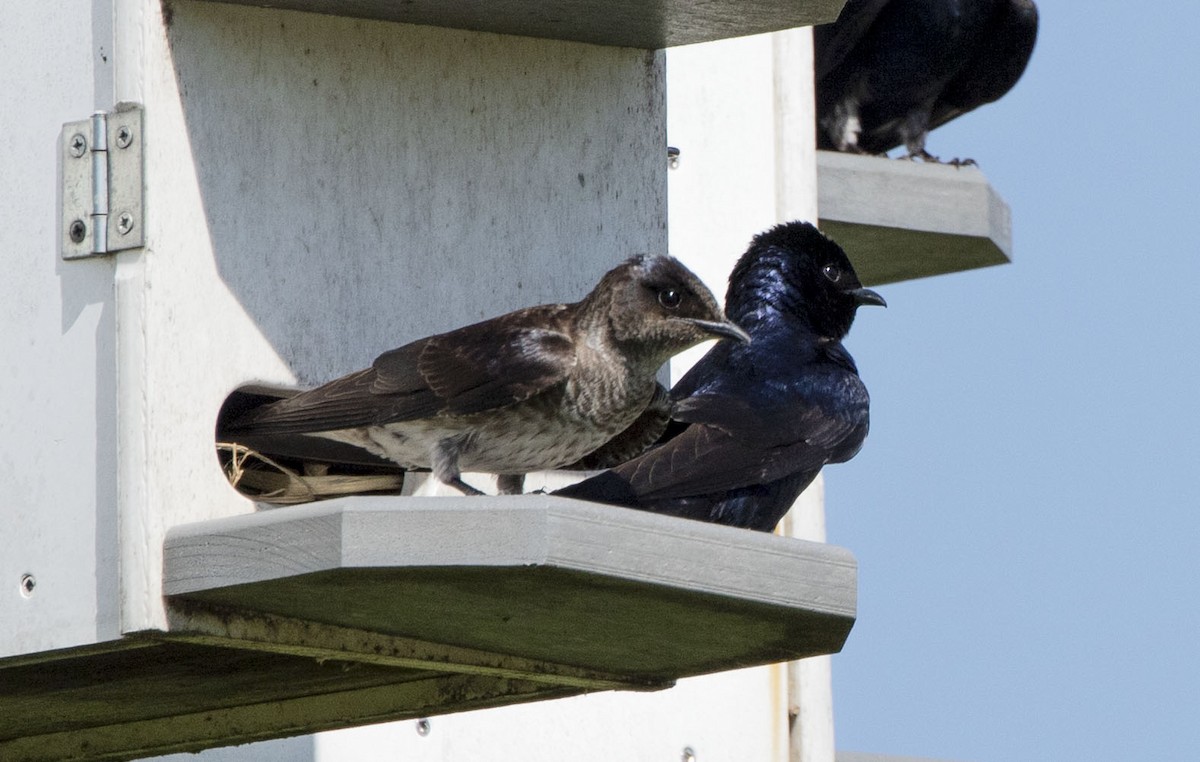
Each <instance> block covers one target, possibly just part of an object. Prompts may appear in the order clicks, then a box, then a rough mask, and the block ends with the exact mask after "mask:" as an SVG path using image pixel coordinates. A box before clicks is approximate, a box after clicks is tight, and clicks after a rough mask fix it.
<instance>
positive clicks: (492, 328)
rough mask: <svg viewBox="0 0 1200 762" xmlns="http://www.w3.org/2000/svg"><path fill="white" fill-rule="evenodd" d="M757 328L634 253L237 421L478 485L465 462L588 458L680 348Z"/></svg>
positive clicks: (639, 408) (499, 465) (239, 428)
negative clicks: (532, 302) (568, 292)
mask: <svg viewBox="0 0 1200 762" xmlns="http://www.w3.org/2000/svg"><path fill="white" fill-rule="evenodd" d="M712 338H732V339H737V340H739V341H743V342H744V341H749V337H748V336H747V335H746V333H745V332H744V331H743V330H742V329H741V328H739V327H738V326H737V325H735V324H734V323H732V322H730V321H729V320H728V319H727V318H726V317H725V315H724V313H723V312H722V311H721V308H720V306H719V305H718V304H717V301H716V299H715V298H714V297H713V295H712V293H711V292H710V291H709V290H708V288H706V287H705V286H704V284H702V283H701V282H700V280H699V279H698V278H697V277H696V276H695V275H694V274H693V273H692V272H691V271H690V270H688V269H687V268H686V267H684V266H683V265H682V264H680V263H679V261H678V260H675V259H673V258H671V257H647V256H641V257H635V258H633V259H630V260H628V261H627V262H625V263H624V264H621V265H620V266H618V267H616V268H614V269H612V270H610V271H609V272H608V273H607V274H605V276H604V277H603V278H602V279H601V280H600V283H599V284H598V285H597V286H596V288H595V289H593V290H592V292H591V293H590V294H588V295H587V296H586V297H585V298H584V299H583V300H582V301H579V302H575V303H574V304H546V305H541V306H538V307H529V308H527V309H523V310H517V311H516V312H510V313H508V314H507V315H502V316H500V317H497V318H493V319H491V320H485V321H483V322H481V323H475V324H474V325H469V326H466V327H464V328H459V329H457V330H454V331H450V332H448V333H441V334H438V335H436V336H430V337H428V338H425V339H420V340H418V341H414V342H412V343H411V344H407V345H405V346H403V347H400V348H399V349H393V350H391V351H390V352H385V353H383V354H382V355H380V356H379V357H378V358H376V360H375V362H374V363H373V364H372V366H371V367H370V368H367V369H366V370H361V371H358V372H356V373H351V374H350V375H348V376H344V377H342V378H339V379H337V380H336V381H331V382H330V383H328V384H325V385H324V386H321V387H318V388H316V389H313V390H311V391H307V392H302V393H301V394H298V395H296V396H295V397H291V398H289V399H284V400H280V401H278V402H274V403H271V404H268V405H265V406H263V407H260V408H257V409H255V410H251V411H249V412H248V413H246V414H245V415H243V416H241V417H240V418H238V419H236V420H234V421H232V422H231V423H230V424H229V425H228V426H226V428H225V432H224V434H225V435H226V436H228V437H230V438H232V439H233V440H235V441H237V442H239V443H241V444H245V445H248V446H251V447H254V446H256V443H263V442H268V443H269V442H270V440H271V437H273V436H291V435H295V434H305V435H311V436H316V437H324V438H327V439H332V440H335V441H338V442H344V443H347V444H351V445H355V446H357V447H361V448H363V449H365V450H367V451H368V452H371V453H372V454H374V455H377V456H380V457H383V458H387V459H389V460H392V461H394V462H396V463H398V464H400V465H401V466H404V467H405V468H429V469H432V471H433V473H434V476H435V477H436V478H437V479H438V480H440V481H441V482H443V483H445V484H448V485H451V486H453V487H455V488H457V489H459V490H461V491H462V492H463V493H465V494H468V495H478V494H482V493H481V492H480V491H479V490H477V489H475V488H474V487H471V486H470V485H468V484H466V483H465V482H463V480H462V478H461V473H462V472H463V471H483V472H487V473H493V474H498V475H500V477H501V481H500V484H501V489H502V491H505V492H519V491H520V489H521V485H522V482H523V477H524V474H525V473H526V472H528V471H540V470H545V469H553V468H558V467H561V466H564V465H567V464H570V463H574V462H576V461H578V460H579V459H580V458H582V457H584V456H586V455H588V454H589V453H591V452H592V451H594V450H596V449H597V448H599V447H600V446H602V445H603V444H605V443H606V442H608V441H609V440H610V439H611V438H613V437H614V436H616V435H618V434H620V433H621V432H622V431H623V430H624V429H625V428H626V427H627V426H629V424H630V423H632V422H633V421H634V420H635V419H636V418H637V417H638V416H639V415H640V414H641V413H642V412H643V410H645V408H646V406H647V405H648V404H649V403H650V402H651V400H652V399H653V398H654V396H655V390H656V389H657V388H658V383H657V382H656V380H655V374H656V372H657V371H658V369H659V367H660V366H661V365H662V364H663V363H664V362H666V361H667V360H668V359H669V358H670V357H671V356H672V355H674V354H677V353H679V352H681V351H683V350H685V349H687V348H688V347H691V346H693V345H695V344H698V343H700V342H701V341H704V340H706V339H712Z"/></svg>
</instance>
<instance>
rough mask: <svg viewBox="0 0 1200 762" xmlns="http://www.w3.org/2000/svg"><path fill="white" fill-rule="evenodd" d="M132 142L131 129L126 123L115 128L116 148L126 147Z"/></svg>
mask: <svg viewBox="0 0 1200 762" xmlns="http://www.w3.org/2000/svg"><path fill="white" fill-rule="evenodd" d="M132 143H133V130H131V129H129V127H128V126H126V125H121V126H120V127H118V128H117V148H128V147H129V146H130V144H132Z"/></svg>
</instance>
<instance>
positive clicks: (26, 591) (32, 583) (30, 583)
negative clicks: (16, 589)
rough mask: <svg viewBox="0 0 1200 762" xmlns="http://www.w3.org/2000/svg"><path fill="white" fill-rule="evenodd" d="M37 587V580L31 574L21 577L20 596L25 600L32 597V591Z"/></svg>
mask: <svg viewBox="0 0 1200 762" xmlns="http://www.w3.org/2000/svg"><path fill="white" fill-rule="evenodd" d="M35 587H37V580H36V579H34V577H33V575H32V574H22V575H21V595H22V596H23V597H25V598H31V597H33V589H34V588H35Z"/></svg>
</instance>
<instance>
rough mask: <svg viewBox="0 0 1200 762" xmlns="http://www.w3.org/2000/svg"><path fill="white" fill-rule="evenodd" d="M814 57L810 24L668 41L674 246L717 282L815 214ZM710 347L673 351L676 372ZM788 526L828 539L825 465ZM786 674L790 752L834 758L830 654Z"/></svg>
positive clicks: (823, 760) (795, 532) (789, 531)
mask: <svg viewBox="0 0 1200 762" xmlns="http://www.w3.org/2000/svg"><path fill="white" fill-rule="evenodd" d="M812 65H813V64H812V34H811V30H810V29H808V28H804V29H793V30H789V31H786V32H779V33H776V34H771V35H764V36H760V37H749V38H742V39H738V40H730V41H724V42H719V43H710V44H706V45H694V46H687V47H682V48H676V49H672V50H670V51H668V55H667V96H668V101H667V138H668V140H669V141H670V142H671V144H672V145H673V146H676V147H677V148H679V149H680V151H681V155H680V165H679V169H677V170H675V171H674V172H672V173H671V175H670V185H669V195H668V209H669V211H670V215H671V225H670V228H669V236H670V243H671V251H672V253H673V254H675V255H676V256H677V257H679V258H681V259H683V260H684V261H685V262H687V263H688V264H689V265H691V266H692V267H693V269H695V270H696V271H697V273H699V274H700V275H701V277H703V278H705V279H706V281H707V282H708V284H709V285H710V286H711V287H712V288H713V289H714V291H716V292H718V293H723V291H724V287H725V284H724V280H725V277H726V276H727V274H728V272H729V270H730V268H731V266H732V265H733V263H734V261H736V259H737V257H738V255H740V254H741V252H742V251H744V249H745V247H746V243H747V242H748V241H749V239H750V236H751V235H753V234H754V233H757V232H759V231H761V230H764V229H766V228H767V227H769V226H770V225H772V224H774V223H776V222H783V221H787V220H795V219H800V220H809V221H813V222H815V221H816V219H817V166H816V148H815V146H816V143H815V135H814V129H815V128H814V122H813V111H814V108H815V106H814V92H813V80H812ZM704 349H706V347H705V348H704ZM704 349H699V350H692V352H691V353H688V354H687V355H684V356H683V357H681V358H678V359H677V360H676V361H675V362H673V363H672V365H671V370H672V373H671V375H672V380H676V379H678V378H679V377H680V376H681V375H682V374H683V373H684V372H685V371H686V369H687V368H688V367H690V365H691V363H692V362H694V360H695V359H696V358H697V357H699V355H700V353H702V352H703V351H704ZM780 531H781V533H783V534H786V535H789V536H792V537H802V538H805V539H810V540H818V541H824V539H825V512H824V489H823V482H822V480H821V478H820V477H818V479H817V481H816V482H814V484H813V485H812V486H811V487H810V488H809V489H808V490H807V491H806V492H805V493H804V495H802V496H801V497H800V500H799V501H797V504H796V507H795V508H793V510H792V512H791V513H789V514H788V517H787V518H786V519H785V520H784V522H783V524H782V526H781V528H780ZM786 674H787V680H786V686H787V687H786V694H787V698H786V706H787V707H788V709H787V712H788V715H789V716H790V717H791V718H792V721H791V732H790V744H789V746H790V748H789V756H788V759H789V762H833V758H834V741H833V706H832V690H831V676H830V659H829V657H828V656H822V657H816V658H812V659H805V660H804V661H801V662H795V663H793V664H790V665H788V667H787V670H786Z"/></svg>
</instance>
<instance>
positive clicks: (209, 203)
mask: <svg viewBox="0 0 1200 762" xmlns="http://www.w3.org/2000/svg"><path fill="white" fill-rule="evenodd" d="M153 5H154V7H155V8H157V3H154V4H153ZM170 7H171V14H170V24H169V26H165V27H164V26H163V25H162V24H161V21H160V19H159V17H158V14H157V11H156V10H154V9H146V8H142V10H143V11H144V14H143V15H142V17H141V18H142V22H143V24H144V26H145V27H146V30H147V31H146V32H145V34H144V35H143V37H142V38H141V42H142V45H143V47H142V49H141V55H140V59H139V60H140V61H141V62H142V67H143V70H144V72H145V73H144V77H143V80H142V83H141V90H142V95H143V97H144V101H145V106H146V123H147V126H146V130H147V135H148V138H147V145H146V172H147V185H148V192H147V218H148V219H147V225H148V229H147V235H148V238H147V241H148V245H147V247H146V249H145V250H144V251H142V252H135V253H130V254H128V255H122V256H121V257H120V264H119V266H118V275H117V280H118V287H117V294H118V301H119V302H120V306H119V309H118V315H119V316H120V320H121V329H120V340H119V344H118V352H117V356H118V360H117V363H118V368H119V371H120V373H121V376H122V383H121V389H120V405H121V416H120V420H121V426H122V428H121V436H120V446H121V451H122V453H123V456H122V471H121V481H120V484H121V494H122V518H121V522H120V525H121V531H122V537H121V552H122V564H123V568H125V569H127V570H128V571H127V574H126V575H125V578H124V581H125V584H124V588H123V591H122V592H123V606H122V614H123V628H124V629H125V630H127V631H130V630H137V629H142V628H146V627H161V626H163V624H164V620H163V614H162V608H161V602H160V594H161V591H160V569H161V547H162V538H163V536H164V534H165V532H166V530H167V529H168V528H169V527H171V526H173V525H177V524H182V523H188V522H193V521H198V520H202V519H205V518H214V517H217V516H222V515H234V514H238V513H244V512H246V511H249V510H251V505H250V503H249V502H248V501H246V500H245V499H244V498H242V497H241V496H239V495H238V494H237V493H235V492H233V491H232V490H231V489H230V488H229V487H228V485H227V484H226V483H225V480H224V477H223V476H222V474H221V472H220V469H219V468H218V466H217V462H216V459H215V456H214V454H213V440H212V429H213V425H214V421H215V417H216V413H217V410H218V409H219V407H220V405H221V403H222V401H223V400H224V398H225V396H226V395H227V394H228V393H229V392H230V391H231V390H233V389H234V388H236V387H238V386H239V385H241V384H244V383H248V382H262V383H269V384H292V383H296V382H299V383H301V384H316V383H319V382H323V381H326V380H329V379H331V378H333V377H336V376H338V375H340V374H343V373H346V372H349V371H351V370H354V369H357V368H360V367H365V366H366V365H368V364H369V363H370V362H371V360H372V359H373V358H374V357H375V356H376V355H377V354H378V353H380V352H382V351H384V350H387V349H389V348H392V347H395V346H399V345H400V344H402V343H404V342H406V341H409V340H412V339H415V338H419V337H420V336H424V335H428V334H429V333H433V332H436V331H441V330H446V329H450V328H453V327H456V326H458V325H462V324H465V323H468V322H473V321H476V320H479V319H483V318H486V317H489V316H492V315H496V314H500V313H502V312H505V311H508V310H510V309H514V308H517V307H521V306H525V305H529V304H536V303H541V302H548V301H562V300H573V299H577V298H579V297H581V296H583V294H585V293H586V292H587V291H588V290H589V289H590V287H591V286H592V285H593V284H594V282H595V281H596V280H597V279H598V278H599V276H600V274H602V273H603V272H604V271H605V270H606V269H608V268H609V267H611V266H612V265H613V264H614V263H616V262H617V261H619V260H621V259H623V258H625V257H627V256H630V255H633V254H636V253H640V252H658V251H663V250H665V240H666V239H665V230H664V223H663V217H664V210H665V198H664V193H665V181H664V176H663V170H662V165H663V164H664V163H665V158H664V157H663V148H662V147H663V145H664V137H663V122H662V83H661V65H662V61H661V55H660V54H656V53H653V52H646V51H637V50H630V49H615V48H599V47H594V46H588V45H579V44H571V43H562V42H553V41H544V40H532V39H520V38H506V37H501V36H498V35H490V34H481V33H471V32H456V31H448V30H441V29H433V28H427V27H415V26H406V25H400V24H388V23H380V22H367V21H357V20H351V19H344V18H331V17H326V16H318V15H312V14H302V13H290V12H280V11H269V10H259V9H250V8H242V7H234V6H227V5H222V4H213V3H198V2H187V1H186V0H180V2H175V3H172V4H171V6H170ZM131 15H133V14H132V13H131ZM131 37H132V35H131ZM131 89H136V88H133V87H132V85H131Z"/></svg>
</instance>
